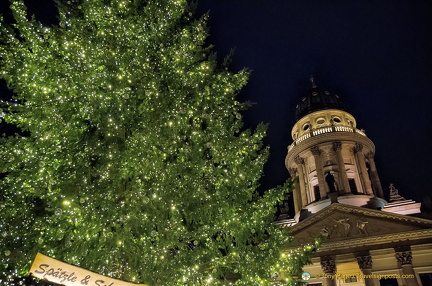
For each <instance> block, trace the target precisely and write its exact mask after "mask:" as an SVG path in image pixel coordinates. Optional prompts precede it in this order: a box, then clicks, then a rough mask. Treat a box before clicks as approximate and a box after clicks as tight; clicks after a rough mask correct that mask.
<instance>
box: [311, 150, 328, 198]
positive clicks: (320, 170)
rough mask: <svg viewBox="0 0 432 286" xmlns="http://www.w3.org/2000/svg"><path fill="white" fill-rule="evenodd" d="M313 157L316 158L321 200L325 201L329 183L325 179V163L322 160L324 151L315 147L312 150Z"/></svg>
mask: <svg viewBox="0 0 432 286" xmlns="http://www.w3.org/2000/svg"><path fill="white" fill-rule="evenodd" d="M311 152H312V155H313V156H314V158H315V167H316V173H317V178H318V186H319V189H320V196H321V199H324V198H326V197H327V193H328V190H327V183H326V181H325V178H324V167H323V162H322V158H321V154H322V151H321V149H320V148H319V147H318V146H314V147H312V148H311Z"/></svg>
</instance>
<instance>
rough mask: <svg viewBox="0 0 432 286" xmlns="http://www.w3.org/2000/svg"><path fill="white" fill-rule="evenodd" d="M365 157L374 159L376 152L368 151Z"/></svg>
mask: <svg viewBox="0 0 432 286" xmlns="http://www.w3.org/2000/svg"><path fill="white" fill-rule="evenodd" d="M365 157H366V159H368V160H373V158H374V157H375V154H374V152H372V151H371V152H368V153H367V154H366V155H365Z"/></svg>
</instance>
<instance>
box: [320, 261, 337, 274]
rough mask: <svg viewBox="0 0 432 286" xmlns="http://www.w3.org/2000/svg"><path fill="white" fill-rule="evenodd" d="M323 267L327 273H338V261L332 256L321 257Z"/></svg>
mask: <svg viewBox="0 0 432 286" xmlns="http://www.w3.org/2000/svg"><path fill="white" fill-rule="evenodd" d="M321 268H322V270H323V272H324V273H325V274H335V273H336V263H335V261H334V260H333V259H331V258H324V259H323V258H321Z"/></svg>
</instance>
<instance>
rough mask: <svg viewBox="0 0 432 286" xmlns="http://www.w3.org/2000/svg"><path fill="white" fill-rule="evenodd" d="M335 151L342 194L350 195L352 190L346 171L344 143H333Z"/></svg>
mask: <svg viewBox="0 0 432 286" xmlns="http://www.w3.org/2000/svg"><path fill="white" fill-rule="evenodd" d="M333 150H334V151H335V153H336V159H337V165H338V169H339V175H340V178H341V181H342V182H341V183H342V188H343V190H342V193H345V194H349V193H351V188H350V185H349V182H348V176H347V173H346V169H345V164H344V161H343V157H342V143H341V142H333Z"/></svg>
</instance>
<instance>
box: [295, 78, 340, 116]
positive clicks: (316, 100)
mask: <svg viewBox="0 0 432 286" xmlns="http://www.w3.org/2000/svg"><path fill="white" fill-rule="evenodd" d="M311 82H312V88H311V89H309V90H308V92H307V93H306V94H305V95H304V96H303V97H302V99H301V100H300V102H299V104H297V106H296V120H299V119H300V118H302V117H303V116H305V115H307V114H309V113H312V112H315V111H318V110H323V109H339V110H344V108H343V106H342V104H341V102H340V100H339V96H337V95H336V94H334V93H332V92H330V91H328V90H325V89H322V88H319V87H317V86H316V85H315V82H314V79H313V78H311Z"/></svg>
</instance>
